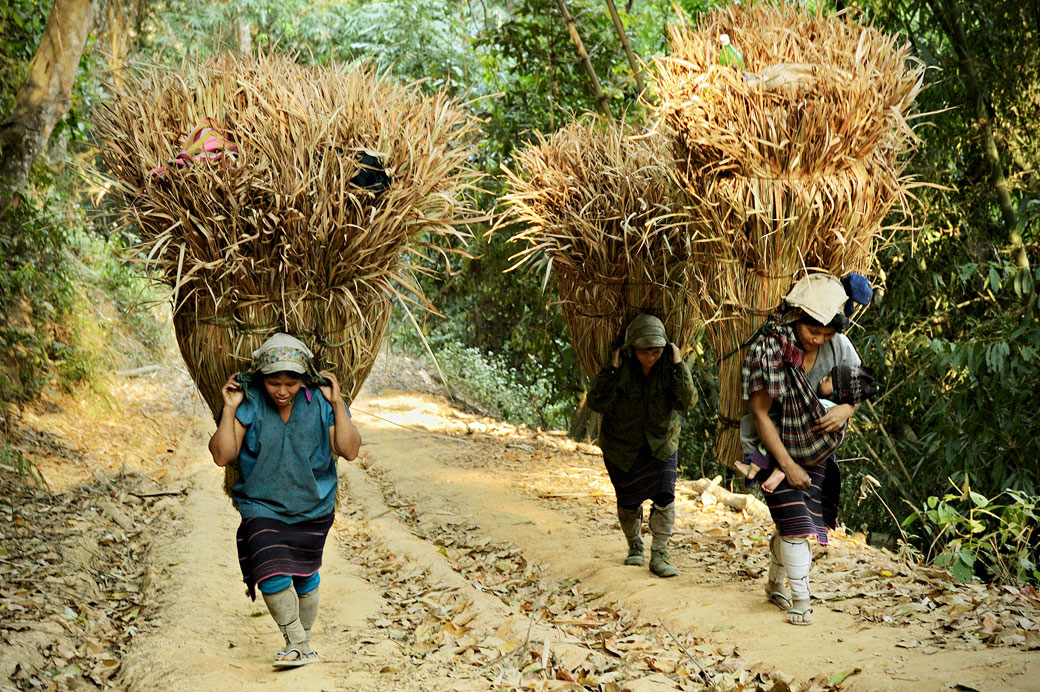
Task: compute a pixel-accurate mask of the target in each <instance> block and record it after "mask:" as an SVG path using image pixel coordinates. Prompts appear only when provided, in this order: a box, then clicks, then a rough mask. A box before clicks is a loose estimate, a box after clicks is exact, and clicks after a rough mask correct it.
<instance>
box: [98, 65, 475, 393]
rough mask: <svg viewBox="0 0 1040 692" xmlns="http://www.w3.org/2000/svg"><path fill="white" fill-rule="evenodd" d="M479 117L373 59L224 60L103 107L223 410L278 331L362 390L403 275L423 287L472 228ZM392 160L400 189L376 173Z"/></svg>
mask: <svg viewBox="0 0 1040 692" xmlns="http://www.w3.org/2000/svg"><path fill="white" fill-rule="evenodd" d="M207 119H208V120H207ZM200 123H202V124H206V125H211V126H212V127H211V128H210V129H208V130H207V131H206V133H207V134H206V135H204V136H208V137H209V139H208V140H206V142H207V144H208V145H209V148H208V149H206V151H203V154H206V153H207V152H208V151H209V149H216V150H217V152H216V153H215V154H213V153H212V152H210V153H211V155H210V156H209V157H207V156H205V155H203V156H198V157H195V156H192V155H188V154H186V153H181V154H180V155H179V156H178V152H183V150H185V149H186V142H185V138H186V136H187V135H188V133H191V132H192V131H193V130H195V129H196V127H197V126H198V125H199V124H200ZM475 129H476V127H475V124H474V121H473V120H472V119H471V118H469V117H468V116H466V115H464V114H463V113H462V112H461V111H460V110H458V109H457V108H456V105H455V104H454V103H453V102H452V101H451V100H450V99H448V98H445V97H441V96H433V97H426V96H423V95H422V94H421V93H420V92H419V91H418V90H417V89H416V88H414V87H402V86H398V85H395V84H393V83H392V82H390V81H389V80H388V79H387V78H386V77H385V76H379V75H377V74H375V73H374V72H373V71H372V70H371V69H369V68H366V67H355V68H353V69H348V68H345V67H342V66H323V67H305V66H301V65H298V64H296V63H294V62H292V61H290V60H287V59H284V58H278V57H264V58H250V57H236V56H225V57H222V58H219V59H216V60H212V61H210V62H207V63H205V64H201V65H194V66H187V67H182V68H178V69H176V70H172V69H167V68H163V67H159V66H151V67H147V68H145V69H143V70H140V71H137V72H135V73H134V74H132V75H130V76H129V77H127V78H126V79H125V81H124V82H123V86H122V88H121V89H119V90H117V91H116V92H115V93H114V97H113V99H112V100H111V102H109V103H108V104H106V105H104V106H103V107H102V108H101V109H100V112H99V114H98V116H97V132H98V133H99V139H100V149H101V158H102V160H103V163H104V165H105V166H106V167H107V169H108V171H109V172H110V175H111V177H112V179H113V180H112V185H113V186H114V189H115V190H116V191H117V192H119V193H121V195H122V200H123V202H124V203H125V206H124V208H123V212H124V216H125V220H126V222H127V223H128V224H129V225H132V226H134V227H136V230H137V232H138V234H139V235H140V237H141V239H142V243H141V248H140V251H141V253H142V255H143V256H145V257H147V261H149V262H150V263H151V264H152V265H153V266H154V267H156V268H157V270H158V272H159V274H160V275H161V277H162V280H163V281H165V282H166V283H167V284H169V285H170V286H171V287H173V293H174V303H175V305H174V320H175V327H176V332H177V339H178V343H179V345H180V348H181V353H182V354H183V356H184V359H185V362H186V363H187V365H188V369H189V371H190V372H191V374H192V376H193V378H194V379H195V382H196V383H197V384H198V386H199V389H200V391H201V392H202V396H203V398H204V399H205V400H206V402H207V403H208V404H209V406H210V408H211V409H213V411H214V412H216V411H217V410H218V409H219V408H220V406H221V397H220V388H221V386H222V385H223V383H224V382H225V381H226V379H227V378H228V376H229V375H230V374H231V373H233V372H235V371H236V370H242V369H244V368H245V366H247V365H248V363H249V358H250V354H251V352H252V351H253V350H254V349H255V348H256V347H257V346H258V345H259V344H260V343H261V342H262V341H263V340H264V339H265V338H266V337H267V336H269V335H270V334H271V333H273V332H275V331H285V332H289V333H291V334H294V335H296V336H299V337H300V338H301V339H303V340H304V341H305V342H308V343H309V344H311V345H312V348H314V350H315V352H316V355H317V358H318V364H319V365H320V366H321V367H328V368H331V369H332V370H333V371H334V372H336V373H337V375H338V377H339V378H340V380H341V383H342V386H343V391H344V392H345V393H346V394H347V395H348V396H350V397H353V395H354V394H356V393H357V390H358V389H359V388H360V386H361V384H362V382H363V381H364V379H365V377H366V376H367V374H368V372H369V370H370V368H371V365H372V362H373V359H374V356H375V352H376V350H377V348H378V345H379V342H380V340H381V338H382V336H383V332H384V330H385V328H386V325H387V321H388V318H389V313H390V302H391V299H392V296H393V295H394V294H395V293H396V292H397V290H398V289H395V288H394V286H395V285H397V286H399V287H403V288H404V290H405V291H406V292H408V291H411V292H412V293H413V294H414V295H415V296H419V292H418V289H417V288H416V287H415V285H414V282H413V281H412V280H411V273H410V272H412V271H414V270H416V269H420V270H421V268H422V267H423V266H430V262H428V261H427V258H426V257H425V256H426V255H427V254H428V253H427V251H429V250H432V251H435V252H441V253H443V252H450V251H453V250H456V249H458V248H459V247H460V245H459V243H460V242H462V241H464V239H465V238H466V236H467V235H468V233H467V232H466V231H464V230H462V229H461V228H460V224H461V223H462V222H464V221H465V217H466V216H467V215H468V209H467V208H466V205H465V204H464V203H463V202H462V201H461V199H460V193H462V192H463V191H464V190H465V189H466V188H467V187H469V186H471V185H472V183H473V182H474V181H475V179H476V178H477V176H478V174H477V173H476V172H475V171H474V170H473V169H472V168H471V167H470V166H469V164H468V163H467V158H468V157H469V155H470V154H471V153H472V150H471V147H470V145H469V143H468V140H469V139H470V136H471V135H472V134H473V133H474V131H475ZM197 148H198V147H196V149H197ZM365 152H367V157H366V159H365V161H366V164H369V165H372V166H374V168H375V170H371V169H365V168H363V167H362V166H361V163H360V162H361V159H362V155H363V154H364V153H365ZM174 159H179V162H178V161H176V160H174ZM377 160H378V164H373V163H371V162H374V161H377ZM167 162H170V163H169V165H167ZM162 166H166V167H165V170H163V169H159V170H153V168H155V167H162ZM380 167H381V168H382V169H385V175H386V176H388V178H389V181H388V182H389V185H388V186H387V187H385V189H380V187H382V186H381V185H378V184H377V185H374V186H373V185H370V184H369V183H371V181H372V179H373V178H376V179H378V178H379V177H380V176H381V175H382V174H381V173H380V171H379V170H378V169H379V168H380ZM359 173H360V174H361V175H359ZM366 178H367V180H366ZM383 181H384V182H386V179H385V178H384V179H383ZM377 182H378V180H377ZM366 186H367V187H366ZM368 187H372V188H374V189H368ZM402 250H404V251H406V252H407V253H408V257H405V258H402V254H403V253H402ZM420 299H421V296H420Z"/></svg>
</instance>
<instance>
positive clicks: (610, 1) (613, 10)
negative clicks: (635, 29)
mask: <svg viewBox="0 0 1040 692" xmlns="http://www.w3.org/2000/svg"><path fill="white" fill-rule="evenodd" d="M607 9H608V10H609V11H610V19H611V20H612V21H613V22H614V29H615V31H617V35H618V38H619V39H621V45H622V46H623V47H624V49H625V57H626V58H627V59H628V66H629V67H631V68H632V75H633V76H634V77H635V78H636V89H638V90H639V96H640V98H642V97H643V94H644V93H645V92H646V85H645V84H644V83H643V70H642V68H641V67H640V66H639V61H638V60H637V59H636V55H635V53H634V52H633V51H632V43H631V42H630V41H629V40H628V34H627V33H625V25H624V24H622V23H621V16H620V15H619V14H618V11H617V7H616V6H615V5H614V0H607Z"/></svg>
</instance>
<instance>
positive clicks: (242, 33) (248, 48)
mask: <svg viewBox="0 0 1040 692" xmlns="http://www.w3.org/2000/svg"><path fill="white" fill-rule="evenodd" d="M238 52H239V53H243V54H245V55H248V54H249V53H252V52H253V33H252V30H251V29H250V27H249V20H248V19H247V18H246V8H245V7H239V8H238Z"/></svg>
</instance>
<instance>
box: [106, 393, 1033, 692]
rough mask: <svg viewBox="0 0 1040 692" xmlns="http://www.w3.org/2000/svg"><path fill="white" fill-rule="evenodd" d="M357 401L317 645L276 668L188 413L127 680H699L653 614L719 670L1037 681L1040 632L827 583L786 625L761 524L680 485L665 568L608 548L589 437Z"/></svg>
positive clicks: (190, 685)
mask: <svg viewBox="0 0 1040 692" xmlns="http://www.w3.org/2000/svg"><path fill="white" fill-rule="evenodd" d="M353 408H354V411H355V414H354V415H355V421H356V422H357V424H358V427H359V428H360V430H361V432H362V435H363V438H364V446H363V448H362V455H361V457H360V458H359V459H358V460H357V461H356V462H344V461H341V462H340V476H341V485H342V491H343V492H342V496H341V498H340V502H339V506H338V510H337V520H336V525H335V527H334V529H333V532H332V534H331V535H330V538H329V542H328V544H327V547H326V551H325V564H324V566H323V568H322V587H321V588H322V592H321V598H322V608H321V613H320V615H319V620H318V623H317V625H316V628H315V633H314V637H313V644H314V646H315V648H317V649H318V650H319V651H320V653H321V654H322V663H321V664H319V665H312V666H307V667H304V668H301V669H296V670H291V671H288V672H276V671H274V670H273V669H272V668H271V667H270V660H271V656H272V654H273V652H274V651H275V650H276V649H278V648H280V644H281V640H280V635H279V634H278V633H277V630H276V629H275V628H274V625H273V622H272V621H271V620H270V617H269V616H268V615H267V613H266V609H265V608H264V606H263V604H262V602H261V601H257V602H255V603H253V602H250V601H249V600H248V599H247V598H246V597H245V596H244V595H243V590H244V589H243V585H242V583H241V578H240V574H239V571H238V567H237V559H236V556H235V547H234V533H235V529H236V527H237V524H238V515H237V513H236V512H235V510H234V509H233V508H232V507H231V505H230V503H229V502H228V501H227V500H226V498H224V496H223V495H222V493H221V492H220V489H219V488H220V472H219V470H218V469H216V468H215V467H213V466H212V462H211V461H210V460H209V456H208V453H207V452H206V448H205V444H206V441H207V440H208V436H209V434H210V432H211V426H212V424H211V423H209V422H208V421H206V420H204V419H203V418H199V419H197V420H195V421H193V423H192V425H191V426H190V428H189V432H188V433H187V434H186V435H184V436H183V438H182V440H181V443H180V445H179V447H178V448H177V450H176V453H175V454H174V457H173V459H171V462H170V467H171V469H179V470H180V471H179V473H180V474H181V475H182V476H183V478H182V479H181V482H186V483H188V485H189V487H190V488H191V491H190V493H189V495H188V498H187V500H186V501H185V503H184V504H183V506H182V507H181V508H180V509H179V511H178V512H177V515H176V517H175V518H174V519H172V520H171V521H170V522H168V525H167V527H168V528H167V531H166V534H165V535H164V536H163V537H162V539H161V540H159V541H157V542H156V544H155V547H154V548H153V551H152V556H153V557H152V564H151V565H150V570H151V578H150V583H151V584H153V585H154V586H153V588H154V589H155V591H156V594H155V597H156V599H157V603H158V605H157V616H156V617H154V618H153V620H152V626H150V627H149V628H148V629H147V630H146V631H144V632H142V633H141V634H140V635H139V636H138V637H137V638H136V640H135V643H134V646H133V647H132V648H131V651H130V653H129V655H128V656H127V658H126V660H125V662H124V675H123V679H124V681H125V682H126V684H127V687H128V689H129V690H133V691H138V690H141V691H143V690H221V691H223V690H261V689H262V690H271V689H283V688H284V689H286V690H315V691H319V690H330V691H331V690H362V691H364V690H380V691H384V690H462V691H466V690H497V689H521V688H523V689H561V690H567V689H573V690H583V689H603V690H612V691H614V692H622V691H623V690H632V691H633V692H648V691H653V690H667V689H704V687H703V685H702V684H701V681H702V679H701V678H699V677H698V675H697V670H696V668H695V666H694V665H693V664H692V663H691V659H690V658H689V656H688V655H687V654H685V653H683V652H682V651H680V649H679V648H678V647H677V646H676V645H675V644H674V641H673V640H672V638H671V635H670V634H667V633H666V632H665V631H664V629H663V628H662V627H660V624H661V623H663V624H664V625H666V626H667V628H668V629H669V630H670V631H671V632H672V633H674V634H675V635H676V637H678V639H679V640H680V642H682V643H683V646H685V647H686V648H687V651H689V652H691V653H692V654H693V656H694V657H695V658H697V659H698V661H699V662H700V663H702V664H703V665H705V667H706V668H707V669H708V671H709V673H711V674H712V675H713V676H714V678H715V679H716V680H717V681H718V682H719V684H720V687H719V688H720V689H763V690H772V689H775V690H777V692H779V691H780V690H783V689H788V687H784V686H783V685H787V684H788V683H790V687H789V689H803V690H808V689H843V690H896V691H901V690H907V691H913V692H920V691H922V690H943V689H955V687H954V685H957V684H959V685H962V686H963V687H962V688H960V689H977V690H990V689H1001V690H1023V691H1025V690H1035V689H1037V687H1036V683H1035V678H1036V676H1037V674H1038V673H1040V655H1038V653H1037V652H1036V651H1023V650H1021V649H1020V648H1012V647H1008V646H998V647H992V648H990V647H986V646H980V645H978V644H975V645H969V646H965V645H963V644H962V643H957V642H951V643H950V645H949V646H945V645H942V644H940V645H939V646H921V645H920V642H929V641H932V642H934V641H936V634H935V632H936V627H935V626H934V625H928V624H927V623H926V624H922V625H916V624H913V623H910V624H907V622H906V621H905V620H898V619H896V620H893V623H894V624H888V623H886V622H883V621H882V622H875V621H872V620H871V618H867V617H865V613H867V605H863V606H856V607H855V608H852V609H851V610H849V609H846V610H844V611H842V612H838V610H837V609H833V610H832V608H830V607H828V605H827V603H826V602H822V601H821V602H818V603H817V604H816V605H815V612H816V617H817V622H816V624H815V625H814V626H812V627H793V626H790V625H787V624H785V623H784V622H783V614H782V613H781V612H780V611H778V610H776V609H775V608H773V607H772V606H770V605H769V604H768V603H767V602H765V600H764V598H763V597H762V596H761V593H760V589H761V583H762V578H761V576H760V575H761V570H762V569H764V567H765V563H764V558H763V556H764V541H763V537H764V533H765V531H766V529H765V528H764V525H763V523H762V522H761V521H758V522H757V523H756V522H754V521H750V520H748V518H747V517H741V516H740V515H739V514H737V513H734V512H732V511H729V510H725V509H724V508H720V507H710V506H704V505H703V503H702V502H701V499H700V498H698V497H692V496H690V495H689V494H688V493H687V494H685V495H683V494H680V505H679V512H680V522H679V526H678V530H677V532H676V536H675V548H674V549H673V551H672V553H673V557H674V558H675V562H676V564H677V565H678V566H679V567H680V569H681V574H680V575H679V576H678V577H677V578H674V579H670V580H661V579H657V578H655V577H653V576H651V575H650V574H649V572H648V571H647V570H646V569H639V568H632V567H624V566H623V565H621V564H620V557H621V556H622V554H623V548H624V547H623V541H622V539H621V537H620V533H619V531H618V529H617V524H616V520H614V518H613V517H612V503H613V498H612V495H611V494H610V492H609V482H608V480H607V478H606V474H605V472H604V471H603V469H602V463H601V461H600V460H599V458H598V457H597V456H595V454H593V453H591V451H590V450H589V449H588V448H587V447H582V446H576V445H574V444H572V443H566V442H564V441H562V439H561V438H556V437H553V436H549V435H536V434H533V433H531V432H530V431H525V430H516V429H515V428H512V426H505V425H497V424H495V423H494V422H493V421H488V420H486V419H478V418H476V417H475V416H471V415H468V414H464V413H460V412H458V411H455V410H453V409H452V408H451V407H449V406H448V405H447V404H446V403H444V402H443V401H442V400H440V399H437V398H434V397H428V396H423V395H415V394H407V393H401V392H393V391H387V392H383V393H378V394H365V395H363V397H362V398H361V399H359V400H358V401H357V402H355V406H354V407H353ZM171 474H173V472H172V471H171ZM173 475H176V474H173ZM846 543H847V545H845V544H843V545H845V548H844V550H846V552H848V551H853V552H856V551H867V550H868V549H866V548H862V547H857V546H856V545H854V544H853V543H852V542H846ZM842 554H843V555H844V553H842ZM823 558H824V559H826V556H823ZM835 559H837V558H835ZM871 559H873V558H871ZM862 562H863V561H862V560H861V561H860V563H862ZM823 564H824V565H825V564H826V562H824V563H823ZM886 564H888V563H886ZM892 569H896V568H895V567H893V568H892ZM876 578H877V577H876V576H874V575H873V574H871V573H867V572H865V573H864V574H862V575H861V576H860V577H857V579H862V580H863V581H865V582H866V581H869V580H873V579H876ZM911 581H912V580H911ZM867 586H868V585H867V584H864V585H863V588H864V589H866V590H868V591H869V589H868V588H867ZM824 588H829V587H826V585H824ZM835 603H836V604H837V603H838V602H837V601H836V602H835ZM843 605H844V604H843ZM952 637H953V635H951V638H952ZM915 642H916V644H915ZM850 671H856V672H855V673H853V674H851V675H849V676H848V677H847V678H846V679H845V680H844V682H842V683H841V684H840V685H839V686H834V685H828V681H830V680H831V679H832V678H834V676H836V675H841V674H844V673H849V672H850Z"/></svg>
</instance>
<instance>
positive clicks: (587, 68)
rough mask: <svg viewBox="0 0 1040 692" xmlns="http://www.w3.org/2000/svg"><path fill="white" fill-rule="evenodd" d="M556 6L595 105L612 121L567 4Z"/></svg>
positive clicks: (561, 1) (597, 78) (560, 3)
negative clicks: (584, 74) (578, 57)
mask: <svg viewBox="0 0 1040 692" xmlns="http://www.w3.org/2000/svg"><path fill="white" fill-rule="evenodd" d="M556 4H557V5H559V6H560V12H561V13H562V14H563V20H564V21H565V22H567V29H568V30H569V31H570V32H571V40H572V41H574V45H575V46H577V47H578V54H579V55H580V56H581V62H582V64H583V65H585V71H586V72H587V73H588V74H589V79H590V80H592V91H593V94H595V96H596V103H597V105H598V106H599V109H600V111H601V112H602V113H603V115H605V116H607V117H608V118H610V119H611V120H613V119H614V114H613V113H611V112H610V104H608V103H607V95H606V94H604V93H603V89H602V88H600V85H599V77H597V76H596V70H595V69H594V68H593V67H592V61H591V60H590V59H589V54H588V51H586V50H585V44H584V43H582V42H581V36H579V35H578V29H577V28H576V27H575V26H574V18H573V17H571V13H570V11H568V10H567V3H566V2H565V0H556Z"/></svg>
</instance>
